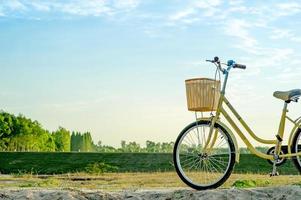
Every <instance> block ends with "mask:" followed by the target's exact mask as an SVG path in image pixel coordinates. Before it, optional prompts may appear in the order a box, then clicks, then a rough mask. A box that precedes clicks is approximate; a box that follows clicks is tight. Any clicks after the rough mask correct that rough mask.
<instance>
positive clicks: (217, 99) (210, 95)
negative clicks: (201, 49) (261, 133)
mask: <svg viewBox="0 0 301 200" xmlns="http://www.w3.org/2000/svg"><path fill="white" fill-rule="evenodd" d="M207 61H208V62H211V63H213V64H215V66H216V73H215V79H208V78H197V79H190V80H186V81H185V82H186V95H187V103H188V109H189V110H190V111H195V112H206V111H210V112H211V116H210V117H200V118H198V117H197V115H196V121H195V122H193V123H191V124H189V125H188V126H187V127H185V128H184V129H183V130H182V132H181V133H180V134H179V136H178V138H177V140H176V142H175V146H174V150H173V159H174V165H175V168H176V172H177V174H178V175H179V177H180V178H181V179H182V181H183V182H185V183H186V184H187V185H188V186H190V187H192V188H194V189H197V190H204V189H212V188H217V187H219V186H220V185H222V184H223V183H224V182H225V181H226V180H227V179H228V178H229V176H230V174H231V172H232V170H233V167H234V164H235V162H237V163H238V162H239V148H238V144H237V141H236V138H235V136H234V134H233V132H232V131H231V129H230V128H229V127H227V126H226V125H225V123H223V122H222V120H226V121H227V122H228V123H229V124H230V125H231V127H232V128H233V130H234V131H235V132H236V133H237V134H238V135H239V136H240V138H241V139H242V141H243V142H244V143H245V144H246V146H247V147H248V149H249V150H250V151H251V153H253V154H255V155H257V156H259V157H261V158H264V159H267V160H270V161H271V162H272V164H273V167H272V172H271V174H270V175H271V176H276V175H278V172H277V170H276V168H277V166H278V165H280V164H281V163H282V162H283V160H284V159H286V158H292V160H293V162H294V164H295V166H296V168H297V169H298V170H299V172H301V159H300V158H301V117H299V118H297V119H296V120H293V119H291V118H290V117H288V116H287V114H286V113H287V112H288V110H287V106H288V104H289V103H290V102H297V101H298V99H299V97H300V96H301V90H300V89H293V90H290V91H276V92H274V94H273V95H274V97H276V98H278V99H281V100H283V101H284V106H283V110H282V115H281V120H280V124H279V129H278V133H277V135H276V139H274V140H266V139H262V138H259V137H258V136H256V134H255V133H254V132H253V131H252V130H251V128H250V127H249V126H248V125H247V123H246V122H245V121H244V120H243V119H242V118H241V116H240V115H239V114H238V112H237V111H236V110H235V109H234V107H233V106H232V105H231V104H230V102H229V101H228V99H227V98H226V97H225V91H226V85H227V80H228V77H229V74H230V71H231V69H235V68H238V69H246V66H245V65H241V64H237V63H235V62H234V61H233V60H229V61H228V62H227V63H221V62H220V60H219V58H218V57H215V58H214V59H213V60H207ZM222 65H225V66H226V68H223V67H222ZM217 72H219V73H220V72H221V73H222V74H223V75H224V79H223V84H222V87H221V81H220V80H216V77H217V74H218V73H217ZM226 107H227V108H228V110H230V111H231V113H232V114H233V115H234V116H235V118H236V119H237V120H238V122H239V123H240V124H241V125H242V127H244V129H245V130H246V131H247V132H248V133H249V135H250V136H251V137H252V138H254V139H255V140H256V141H258V142H260V143H262V144H269V145H273V148H272V149H270V151H269V153H267V154H265V153H262V152H260V151H258V150H256V149H255V148H254V146H253V145H252V144H251V143H250V142H249V140H248V139H247V138H246V136H245V135H244V133H243V132H242V131H241V129H240V128H239V127H238V126H237V124H236V123H235V122H234V120H233V117H231V116H230V115H229V113H228V112H227V111H226V109H225V108H226ZM213 111H215V112H214V114H213ZM287 120H288V121H289V122H291V123H293V124H294V127H293V128H292V130H291V132H290V136H289V139H288V144H287V145H283V144H282V141H283V136H284V128H285V123H286V121H287ZM299 143H300V144H299Z"/></svg>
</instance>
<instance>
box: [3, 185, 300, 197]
mask: <svg viewBox="0 0 301 200" xmlns="http://www.w3.org/2000/svg"><path fill="white" fill-rule="evenodd" d="M0 199H5V200H8V199H12V200H20V199H39V200H40V199H41V200H56V199H61V200H69V199H83V200H84V199H91V200H92V199H93V200H96V199H110V200H115V199H128V200H136V199H137V200H138V199H139V200H140V199H150V200H153V199H158V200H172V199H190V200H193V199H206V200H207V199H210V200H211V199H213V200H214V199H218V200H223V199H231V200H232V199H241V200H249V199H254V200H255V199H256V200H260V199H275V200H276V199H279V200H280V199H293V200H298V199H301V187H300V186H281V187H270V188H269V187H264V188H253V189H236V188H231V189H216V190H207V191H195V190H190V189H179V188H178V189H164V190H162V189H161V190H137V191H128V190H127V191H118V192H103V191H100V190H70V189H69V190H59V189H1V190H0Z"/></svg>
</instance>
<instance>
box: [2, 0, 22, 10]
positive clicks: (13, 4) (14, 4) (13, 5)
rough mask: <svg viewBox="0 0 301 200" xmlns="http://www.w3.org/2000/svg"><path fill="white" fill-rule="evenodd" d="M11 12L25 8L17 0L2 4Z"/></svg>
mask: <svg viewBox="0 0 301 200" xmlns="http://www.w3.org/2000/svg"><path fill="white" fill-rule="evenodd" d="M4 4H5V5H6V7H8V8H9V9H11V10H25V9H26V6H25V5H24V4H23V3H21V2H20V1H18V0H9V1H5V3H4Z"/></svg>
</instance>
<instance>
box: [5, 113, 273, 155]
mask: <svg viewBox="0 0 301 200" xmlns="http://www.w3.org/2000/svg"><path fill="white" fill-rule="evenodd" d="M173 146H174V142H153V141H150V140H147V141H146V143H145V145H144V146H141V145H140V144H138V143H137V142H134V141H133V142H126V141H121V143H120V147H113V146H110V145H104V144H103V143H102V142H101V141H99V142H98V143H97V144H94V142H93V139H92V137H91V134H90V132H84V133H81V132H76V131H73V132H71V134H70V131H69V130H67V129H65V128H63V127H59V128H58V129H57V130H55V131H48V130H46V129H44V128H43V127H42V126H41V124H40V123H39V122H38V121H33V120H31V119H29V118H26V117H24V116H23V115H21V114H20V115H18V116H15V115H13V114H10V113H7V112H4V111H0V151H49V152H52V151H57V152H70V151H73V152H103V153H107V152H110V153H114V152H116V153H117V152H118V153H172V151H173ZM256 149H257V150H259V151H261V152H264V153H265V152H267V149H268V147H256ZM240 153H250V151H249V150H248V149H247V148H240Z"/></svg>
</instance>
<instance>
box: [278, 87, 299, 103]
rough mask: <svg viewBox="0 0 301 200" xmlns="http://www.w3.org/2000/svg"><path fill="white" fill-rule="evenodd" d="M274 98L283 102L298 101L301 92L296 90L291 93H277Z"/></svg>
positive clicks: (290, 91)
mask: <svg viewBox="0 0 301 200" xmlns="http://www.w3.org/2000/svg"><path fill="white" fill-rule="evenodd" d="M273 96H274V97H276V98H278V99H282V100H283V101H297V100H298V97H300V96H301V90H300V89H294V90H289V91H276V92H274V94H273Z"/></svg>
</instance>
